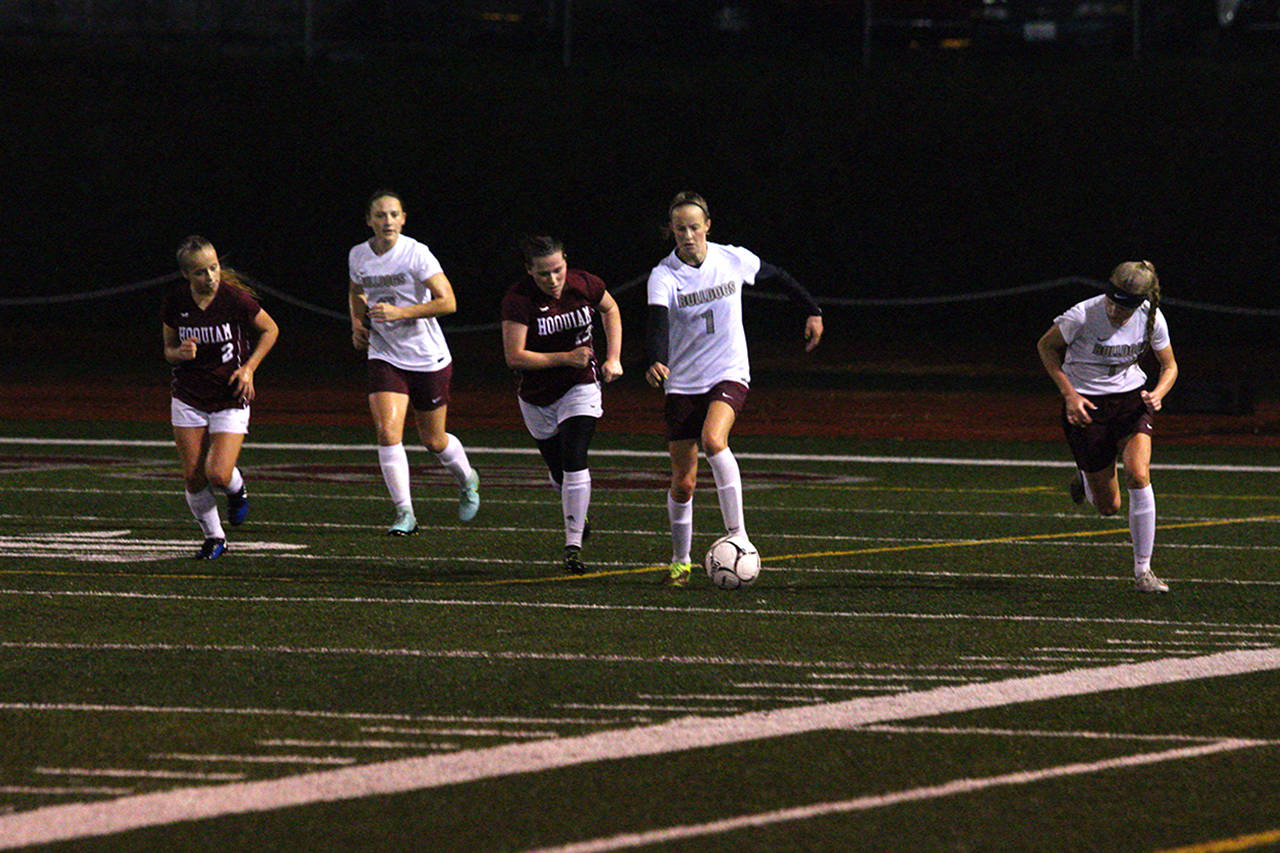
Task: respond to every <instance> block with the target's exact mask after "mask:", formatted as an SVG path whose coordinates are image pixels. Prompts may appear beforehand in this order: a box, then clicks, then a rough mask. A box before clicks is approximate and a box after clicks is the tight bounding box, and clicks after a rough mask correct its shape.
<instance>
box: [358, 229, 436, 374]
mask: <svg viewBox="0 0 1280 853" xmlns="http://www.w3.org/2000/svg"><path fill="white" fill-rule="evenodd" d="M347 268H348V270H349V274H350V276H351V281H352V282H354V283H355V284H358V285H360V286H361V287H363V288H364V295H365V296H366V297H367V298H368V300H369V304H370V305H374V304H376V303H378V302H386V303H390V304H391V305H420V304H422V303H424V302H428V301H430V299H431V291H430V290H429V289H428V288H427V285H426V280H427V279H429V278H431V276H433V275H435V274H436V273H438V272H443V270H442V269H441V267H440V262H439V261H437V260H436V257H435V255H433V254H431V250H430V249H428V248H427V247H426V244H424V243H420V242H418V241H417V240H415V239H413V238H412V237H407V236H405V235H404V234H401V235H400V237H399V238H398V239H397V240H396V243H395V245H394V246H392V247H391V249H390V251H388V252H387V253H386V254H383V255H379V254H376V253H375V252H374V251H373V249H372V247H370V245H369V241H368V240H366V241H365V242H363V243H360V244H359V245H357V246H354V247H352V249H351V252H350V253H349V254H348V255H347ZM369 325H370V326H371V327H372V328H371V329H370V331H369V358H378V359H382V360H383V361H386V362H389V363H390V364H393V365H395V366H396V367H398V368H400V369H401V370H412V371H414V372H417V373H430V372H433V371H436V370H443V369H444V368H446V367H448V366H449V363H450V362H451V361H452V360H453V359H452V356H451V355H450V354H449V345H448V344H447V343H445V339H444V332H442V331H441V330H440V324H439V323H438V322H436V318H435V317H420V318H418V319H416V320H394V321H392V322H390V323H370V324H369Z"/></svg>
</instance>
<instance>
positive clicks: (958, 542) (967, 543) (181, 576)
mask: <svg viewBox="0 0 1280 853" xmlns="http://www.w3.org/2000/svg"><path fill="white" fill-rule="evenodd" d="M1265 521H1280V515H1255V516H1248V517H1246V518H1222V519H1215V520H1212V521H1186V522H1181V523H1179V524H1161V525H1159V526H1158V527H1157V530H1180V529H1186V528H1190V527H1223V526H1226V525H1231V524H1250V523H1256V522H1265ZM1128 532H1129V530H1128V528H1127V527H1114V528H1110V529H1108V530H1077V531H1074V532H1072V531H1068V532H1065V533H1029V534H1025V535H1022V536H998V537H994V538H990V539H954V540H951V541H949V542H919V543H914V544H911V545H891V546H887V547H881V548H855V549H851V550H848V551H811V552H808V553H803V554H778V555H775V556H770V557H768V558H767V559H762V560H761V562H762V563H767V564H772V563H779V562H782V561H784V560H815V559H821V558H824V557H853V556H859V555H864V554H892V553H897V552H902V551H926V550H935V551H936V550H941V549H943V548H973V547H976V546H979V545H999V544H1002V543H1005V542H1027V541H1030V540H1038V539H1070V538H1084V537H1091V536H1113V535H1115V534H1117V533H1125V534H1127V533H1128ZM339 559H341V558H339ZM665 568H666V566H665V565H662V566H641V567H639V568H633V569H609V570H605V571H596V572H587V573H585V574H581V575H544V576H541V577H533V578H497V579H494V580H481V581H462V580H412V579H408V578H404V579H396V580H395V581H388V583H393V584H399V585H403V586H473V587H482V586H513V585H521V584H539V583H555V582H561V581H576V580H591V579H594V578H607V577H616V576H620V575H637V574H645V573H650V572H652V573H657V572H661V571H662V570H664V569H665ZM4 575H45V576H53V577H84V573H82V572H73V571H65V570H39V569H34V570H33V569H14V570H8V569H0V576H4ZM143 575H145V576H146V577H149V578H164V579H166V580H241V581H243V580H248V578H245V577H237V576H235V575H214V574H195V573H190V572H181V573H179V572H174V573H164V572H113V573H111V577H137V576H143ZM254 579H256V580H266V581H273V582H278V583H287V582H290V581H309V580H315V578H307V577H290V576H274V577H266V578H254Z"/></svg>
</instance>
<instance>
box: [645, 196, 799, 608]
mask: <svg viewBox="0 0 1280 853" xmlns="http://www.w3.org/2000/svg"><path fill="white" fill-rule="evenodd" d="M667 216H668V228H669V229H670V231H671V236H672V237H673V238H674V239H675V244H676V246H675V249H674V251H672V253H671V254H670V255H668V256H667V257H666V258H664V259H663V261H662V262H661V263H660V264H658V266H656V267H654V268H653V272H651V273H650V274H649V288H648V289H649V298H648V302H649V324H648V331H647V335H646V344H647V346H646V348H647V350H648V355H649V362H650V365H649V369H648V371H647V372H646V373H645V378H646V380H647V381H648V382H649V384H650V385H652V386H653V387H655V388H657V387H664V388H665V391H666V412H665V416H666V423H667V447H668V450H669V451H670V453H671V489H670V491H669V492H668V494H667V518H668V520H669V521H670V524H671V564H670V566H669V567H668V569H667V571H666V573H664V575H663V583H665V584H666V585H668V586H676V587H682V586H685V585H686V584H687V583H688V582H689V576H690V573H691V569H692V565H693V561H692V558H691V556H690V550H691V548H692V542H693V491H694V486H695V484H696V482H697V475H698V448H699V446H701V448H702V451H703V452H704V453H705V454H706V456H707V463H708V464H709V465H710V466H711V473H712V475H713V477H714V479H715V484H716V496H717V498H718V499H719V503H720V514H721V517H722V519H723V521H724V526H725V530H726V531H727V532H729V533H741V534H742V535H746V524H745V522H744V520H743V511H742V477H741V474H740V472H739V470H738V462H737V460H736V459H735V458H734V456H733V452H732V451H731V450H729V431H730V430H731V429H732V428H733V423H734V420H735V419H736V418H737V415H738V412H740V411H741V410H742V405H743V403H744V402H745V401H746V398H747V388H748V386H749V385H750V383H751V369H750V364H749V361H748V358H747V337H746V332H745V330H744V329H743V325H742V288H743V287H745V286H747V285H752V284H755V283H756V282H758V281H766V280H767V281H769V282H770V283H773V284H776V285H778V286H780V287H781V288H782V289H784V290H785V291H786V292H787V294H788V295H789V296H790V297H791V298H792V300H793V301H795V302H797V303H799V304H800V305H801V306H802V307H803V308H804V310H805V313H806V317H807V319H806V321H805V332H804V336H805V340H806V341H807V344H806V345H805V349H806V351H809V350H812V349H813V348H814V347H816V346H817V345H818V341H819V340H820V339H821V338H822V309H820V308H819V307H818V305H817V303H816V302H814V300H813V297H812V296H810V295H809V293H808V292H807V291H806V290H805V289H804V288H803V287H801V286H800V285H799V283H797V282H796V281H795V279H793V278H792V277H791V276H790V275H788V274H787V273H786V271H784V270H781V269H779V268H778V267H775V266H773V265H771V264H767V263H764V262H762V261H761V260H760V258H758V257H756V256H755V255H754V254H752V253H751V252H749V251H747V250H746V249H743V248H740V247H738V246H725V245H721V244H719V243H711V242H708V240H707V234H708V232H709V231H710V229H711V213H710V211H709V210H708V208H707V203H706V201H705V200H704V199H703V198H702V197H701V196H700V195H698V194H696V193H689V192H684V193H680V194H679V195H677V196H676V197H675V199H674V200H673V201H672V202H671V204H670V206H669V207H668V209H667Z"/></svg>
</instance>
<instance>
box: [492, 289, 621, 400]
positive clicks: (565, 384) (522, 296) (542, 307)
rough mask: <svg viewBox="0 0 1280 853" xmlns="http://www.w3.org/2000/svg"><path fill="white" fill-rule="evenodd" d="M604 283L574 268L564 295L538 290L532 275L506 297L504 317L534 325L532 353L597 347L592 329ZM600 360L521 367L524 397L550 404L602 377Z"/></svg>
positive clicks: (527, 342) (528, 336) (529, 347)
mask: <svg viewBox="0 0 1280 853" xmlns="http://www.w3.org/2000/svg"><path fill="white" fill-rule="evenodd" d="M603 298H604V282H603V281H601V280H600V279H598V278H596V277H595V276H594V275H592V274H591V273H589V272H583V271H582V270H569V271H568V272H567V273H566V274H565V281H564V290H562V291H561V292H560V298H559V299H552V298H551V297H550V296H548V295H547V294H545V293H543V292H542V291H541V290H539V289H538V285H536V284H535V283H534V281H533V278H532V277H527V278H524V279H522V280H521V281H518V282H516V283H515V284H513V285H512V286H511V289H510V290H508V291H507V295H506V296H504V297H503V298H502V319H503V320H509V321H511V322H512V323H520V324H522V325H524V326H528V327H529V331H528V333H527V334H526V335H525V349H527V350H529V351H530V352H568V351H569V350H571V349H574V348H575V347H580V346H592V340H591V328H592V324H593V322H594V320H595V317H596V314H597V308H598V307H599V305H600V300H601V299H603ZM596 367H597V366H596V360H595V357H594V356H593V357H592V359H591V364H589V365H588V366H586V367H582V368H577V367H549V368H546V369H545V370H519V371H516V373H517V374H518V376H519V386H518V391H519V394H520V399H522V400H524V401H525V402H526V403H531V404H533V405H535V406H549V405H551V404H552V403H554V402H555V401H556V400H559V399H560V398H561V397H563V396H564V394H565V392H566V391H568V390H569V389H570V388H572V387H573V386H574V385H582V384H583V383H586V382H595V381H597V374H596Z"/></svg>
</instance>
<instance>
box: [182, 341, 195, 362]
mask: <svg viewBox="0 0 1280 853" xmlns="http://www.w3.org/2000/svg"><path fill="white" fill-rule="evenodd" d="M195 357H196V339H195V338H187V339H186V340H185V341H183V342H182V343H181V344H179V345H178V358H180V359H182V360H183V361H191V359H193V358H195Z"/></svg>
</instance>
